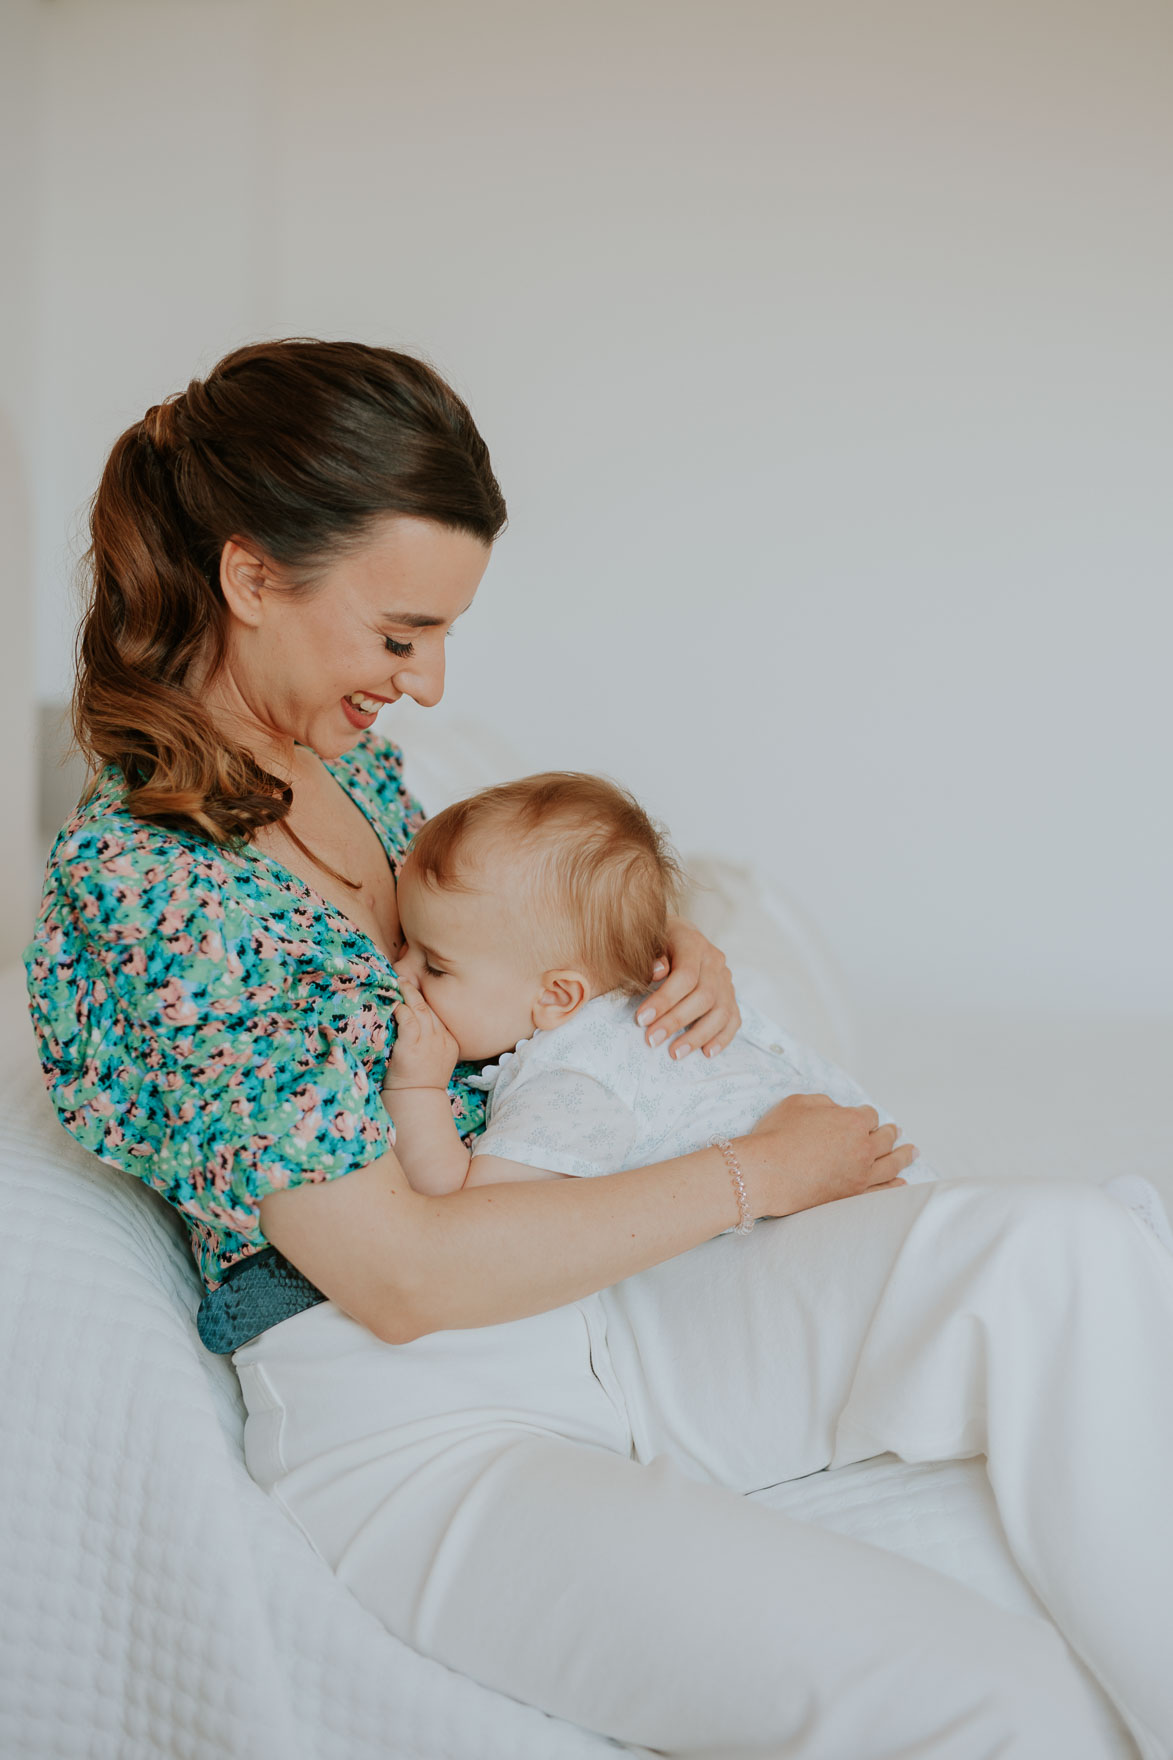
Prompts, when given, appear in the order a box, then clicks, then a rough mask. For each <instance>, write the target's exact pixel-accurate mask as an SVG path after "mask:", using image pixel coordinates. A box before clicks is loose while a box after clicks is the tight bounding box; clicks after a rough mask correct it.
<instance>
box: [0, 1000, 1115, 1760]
mask: <svg viewBox="0 0 1173 1760" xmlns="http://www.w3.org/2000/svg"><path fill="white" fill-rule="evenodd" d="M4 1038H6V1039H7V1042H8V1051H7V1055H6V1056H4V1057H3V1059H0V1192H2V1197H0V1203H2V1206H3V1211H2V1213H3V1218H4V1227H3V1230H2V1231H0V1326H2V1328H3V1336H4V1338H5V1339H6V1340H7V1341H8V1342H9V1351H8V1354H7V1355H8V1360H7V1365H6V1369H5V1377H6V1385H5V1389H4V1394H3V1407H2V1410H3V1414H4V1442H3V1449H2V1453H0V1489H2V1493H3V1495H2V1497H0V1532H2V1536H3V1538H2V1542H0V1559H2V1567H3V1570H4V1582H5V1594H4V1605H3V1616H2V1617H3V1627H2V1638H0V1651H2V1655H0V1753H2V1754H4V1755H12V1756H18V1755H19V1756H22V1757H32V1756H36V1757H41V1756H53V1757H57V1756H60V1757H62V1760H65V1757H70V1760H73V1757H79V1760H80V1757H82V1756H85V1757H87V1760H107V1757H109V1760H146V1757H148V1756H151V1757H155V1756H167V1757H168V1760H171V1757H174V1760H225V1757H228V1760H235V1757H237V1756H239V1760H246V1757H247V1760H367V1757H370V1760H375V1757H377V1756H378V1757H388V1756H394V1757H395V1760H495V1757H497V1756H500V1760H572V1757H574V1756H578V1755H582V1756H587V1755H590V1754H601V1753H603V1752H607V1751H610V1752H615V1751H616V1744H614V1743H612V1742H609V1741H607V1740H605V1739H603V1738H601V1737H599V1736H596V1735H592V1734H589V1733H587V1732H585V1731H582V1730H579V1729H577V1728H574V1727H572V1726H570V1725H568V1724H565V1723H562V1722H560V1721H558V1720H555V1719H551V1718H549V1717H547V1716H545V1715H544V1714H542V1713H540V1712H538V1711H535V1710H533V1709H532V1708H529V1707H527V1706H523V1705H520V1704H517V1703H516V1702H514V1701H513V1700H510V1699H507V1698H504V1697H502V1696H501V1695H499V1694H496V1693H493V1692H489V1691H488V1690H486V1689H484V1688H482V1687H480V1686H478V1685H477V1684H476V1683H474V1682H472V1681H470V1680H467V1679H465V1678H463V1677H461V1676H458V1675H455V1674H453V1673H451V1672H450V1671H449V1670H447V1669H445V1668H443V1667H441V1666H440V1665H439V1664H437V1663H434V1662H431V1661H428V1660H426V1659H424V1658H423V1657H420V1656H418V1655H416V1654H415V1653H414V1652H413V1651H411V1650H409V1649H407V1648H406V1646H404V1645H403V1644H401V1643H399V1642H398V1640H396V1639H395V1638H393V1637H391V1636H390V1635H389V1634H388V1633H387V1632H386V1631H385V1630H384V1629H383V1628H382V1627H381V1626H380V1625H378V1623H377V1622H376V1621H375V1620H374V1619H373V1617H372V1616H371V1615H369V1614H368V1613H366V1612H365V1611H364V1610H363V1609H362V1608H361V1607H360V1606H359V1605H358V1603H357V1602H355V1601H354V1600H353V1599H352V1597H351V1596H350V1595H349V1593H348V1592H347V1591H346V1590H345V1589H344V1588H343V1587H342V1586H341V1585H340V1584H339V1583H338V1582H337V1581H336V1580H335V1579H334V1577H333V1576H332V1575H331V1574H330V1573H329V1571H328V1570H327V1569H326V1567H325V1565H324V1564H323V1563H322V1562H321V1561H320V1560H319V1559H318V1557H317V1555H316V1554H315V1553H313V1552H312V1551H311V1550H310V1548H309V1547H308V1546H307V1544H306V1543H305V1541H304V1540H303V1539H302V1537H301V1535H300V1534H299V1533H298V1532H297V1530H296V1529H294V1527H293V1526H292V1525H291V1524H290V1523H289V1522H288V1520H287V1519H286V1518H285V1517H284V1515H282V1513H281V1512H280V1511H279V1510H278V1508H277V1507H276V1505H274V1504H273V1503H271V1502H270V1500H269V1499H268V1498H266V1497H265V1496H264V1494H263V1493H262V1492H261V1491H260V1490H259V1489H258V1488H257V1487H256V1486H255V1485H254V1484H253V1483H252V1481H251V1480H250V1479H249V1477H248V1475H247V1473H246V1471H245V1468H244V1461H243V1453H242V1444H241V1437H242V1427H243V1417H244V1414H243V1407H242V1405H241V1401H240V1395H239V1390H238V1388H237V1384H236V1377H235V1373H234V1371H233V1369H232V1367H231V1364H230V1362H229V1361H228V1359H227V1358H214V1357H211V1356H209V1355H208V1354H207V1352H205V1351H204V1349H203V1347H202V1346H201V1344H200V1343H199V1340H198V1338H197V1336H196V1331H195V1309H196V1305H197V1302H198V1299H199V1285H198V1280H197V1277H196V1273H195V1268H194V1265H193V1263H192V1260H191V1257H190V1254H189V1251H188V1248H187V1245H186V1241H185V1239H184V1236H183V1232H182V1228H181V1225H180V1224H179V1221H178V1219H177V1218H176V1217H175V1216H174V1215H173V1214H172V1213H171V1212H170V1211H169V1210H168V1209H167V1207H166V1205H165V1204H163V1202H162V1200H160V1199H159V1198H157V1197H156V1196H155V1195H154V1194H153V1193H151V1192H149V1191H148V1190H147V1189H146V1187H144V1186H142V1185H140V1184H139V1183H138V1182H136V1181H134V1180H132V1179H131V1178H130V1177H128V1176H124V1175H121V1174H119V1173H117V1172H116V1171H115V1170H114V1169H111V1168H108V1167H105V1166H103V1165H102V1164H100V1163H99V1162H97V1161H96V1160H94V1159H93V1158H91V1157H90V1156H88V1155H87V1154H85V1153H84V1152H83V1151H82V1150H80V1149H79V1148H77V1147H76V1146H75V1145H74V1144H72V1143H71V1142H70V1141H69V1139H68V1138H67V1137H66V1136H65V1135H64V1133H63V1132H62V1131H61V1130H60V1128H59V1126H58V1124H57V1122H56V1118H55V1116H54V1115H53V1113H52V1110H51V1108H50V1106H49V1104H48V1101H47V1099H46V1098H45V1095H44V1093H43V1090H42V1088H41V1083H40V1078H39V1072H38V1071H37V1069H36V1065H35V1061H34V1059H33V1056H32V1049H31V1037H30V1036H29V1035H28V1031H27V1025H26V1024H25V1023H24V1021H23V993H22V991H21V989H20V986H19V982H18V980H17V977H16V976H15V975H14V976H13V978H12V979H11V980H9V979H6V980H5V982H4V984H3V986H2V987H0V1040H2V1039H4ZM758 1496H759V1497H760V1498H761V1499H762V1500H763V1501H766V1502H769V1503H771V1504H774V1505H776V1506H777V1507H779V1508H782V1509H785V1510H787V1511H788V1513H789V1514H791V1515H793V1516H798V1517H800V1518H802V1519H806V1520H811V1521H817V1522H822V1523H825V1524H826V1525H827V1526H829V1527H833V1528H836V1529H838V1530H840V1531H841V1532H845V1533H850V1534H853V1535H855V1536H857V1537H858V1538H861V1539H864V1540H869V1541H871V1542H873V1543H875V1544H876V1545H879V1546H886V1547H890V1548H892V1549H893V1550H896V1551H899V1552H903V1553H905V1554H907V1555H908V1556H910V1557H913V1558H916V1559H919V1560H921V1561H922V1562H924V1563H926V1564H929V1565H932V1566H935V1567H936V1568H938V1569H940V1570H943V1571H946V1572H948V1573H949V1574H950V1575H953V1576H956V1577H958V1578H960V1579H961V1580H962V1581H965V1582H967V1583H969V1584H971V1585H972V1586H973V1587H974V1588H975V1589H978V1590H980V1591H981V1592H982V1593H984V1594H987V1595H989V1596H990V1597H991V1598H992V1599H994V1600H995V1601H998V1602H1000V1603H1002V1604H1003V1605H1006V1606H1008V1607H1012V1608H1014V1609H1016V1610H1022V1611H1032V1610H1033V1611H1035V1612H1038V1611H1039V1610H1038V1608H1037V1603H1035V1602H1034V1600H1033V1597H1032V1595H1031V1592H1030V1590H1029V1589H1028V1587H1027V1586H1026V1584H1025V1583H1024V1581H1023V1579H1022V1578H1021V1576H1020V1575H1019V1573H1018V1571H1017V1570H1016V1568H1015V1566H1014V1564H1013V1561H1012V1560H1011V1559H1010V1557H1009V1554H1008V1552H1007V1550H1006V1546H1005V1542H1004V1540H1003V1538H1002V1534H1001V1529H1000V1527H999V1524H998V1520H997V1515H996V1513H995V1511H994V1509H993V1505H992V1501H991V1498H990V1493H989V1489H988V1485H987V1482H986V1479H985V1474H984V1471H983V1465H982V1462H981V1461H961V1462H953V1463H949V1464H945V1465H940V1466H918V1467H905V1466H903V1465H901V1464H900V1463H899V1462H898V1461H896V1460H895V1459H894V1458H893V1457H891V1456H884V1457H881V1458H880V1459H878V1460H876V1461H869V1462H864V1463H862V1464H861V1465H859V1466H856V1467H850V1468H845V1469H842V1470H841V1471H839V1472H836V1473H834V1474H828V1473H819V1474H815V1475H813V1476H812V1477H811V1478H809V1479H805V1480H801V1481H796V1482H794V1483H791V1484H788V1485H783V1486H779V1487H775V1488H773V1489H771V1490H769V1491H766V1492H762V1493H759V1494H758ZM1104 1716H1105V1724H1106V1727H1111V1728H1113V1729H1114V1730H1115V1731H1116V1734H1115V1735H1114V1737H1113V1740H1114V1742H1115V1752H1117V1753H1119V1754H1120V1755H1121V1756H1128V1755H1131V1754H1132V1752H1133V1750H1132V1749H1131V1746H1130V1744H1129V1743H1128V1741H1127V1738H1126V1737H1125V1736H1124V1735H1123V1732H1122V1731H1120V1729H1119V1725H1118V1724H1116V1723H1115V1719H1114V1718H1113V1717H1112V1715H1111V1713H1110V1712H1109V1710H1108V1708H1107V1706H1106V1705H1105V1708H1104ZM624 1751H628V1750H624ZM861 1760H862V1757H861Z"/></svg>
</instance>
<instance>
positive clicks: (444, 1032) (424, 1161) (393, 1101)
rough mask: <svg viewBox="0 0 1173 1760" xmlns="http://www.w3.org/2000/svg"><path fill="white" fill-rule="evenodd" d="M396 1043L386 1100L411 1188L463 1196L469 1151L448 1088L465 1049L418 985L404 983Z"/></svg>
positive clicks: (397, 1013)
mask: <svg viewBox="0 0 1173 1760" xmlns="http://www.w3.org/2000/svg"><path fill="white" fill-rule="evenodd" d="M399 988H400V990H401V992H402V994H403V1001H402V1002H400V1003H397V1004H396V1008H395V1044H394V1046H393V1047H392V1051H391V1061H390V1063H389V1065H388V1068H387V1079H386V1081H385V1082H384V1083H383V1099H384V1104H385V1105H386V1107H387V1111H388V1112H389V1113H390V1114H391V1118H392V1121H393V1122H394V1125H395V1154H396V1156H397V1157H398V1159H399V1164H400V1166H401V1167H402V1168H403V1171H404V1173H405V1174H406V1175H407V1180H408V1184H409V1185H410V1186H412V1187H413V1188H414V1190H415V1191H417V1192H424V1193H426V1194H427V1195H428V1196H429V1197H433V1198H439V1197H444V1196H445V1195H446V1194H447V1193H448V1192H456V1191H459V1190H460V1188H461V1186H462V1185H463V1184H464V1182H465V1179H466V1178H467V1176H468V1165H469V1159H470V1157H469V1152H468V1150H467V1149H466V1148H465V1146H464V1144H463V1143H462V1142H461V1140H460V1132H459V1131H458V1130H457V1128H456V1120H455V1118H454V1117H453V1116H452V1106H451V1104H450V1102H449V1099H448V1083H449V1081H450V1080H451V1077H452V1071H453V1070H454V1069H455V1067H456V1062H457V1059H458V1057H459V1056H460V1047H459V1045H458V1044H457V1042H456V1040H455V1039H454V1038H453V1037H452V1034H451V1033H450V1032H449V1031H448V1029H447V1027H446V1026H445V1025H444V1023H443V1021H441V1020H440V1018H439V1016H438V1015H437V1014H436V1013H435V1012H434V1011H433V1010H432V1009H430V1008H429V1007H428V1005H427V1003H426V1002H425V1001H424V999H423V996H422V995H421V994H420V992H419V991H418V990H417V989H416V987H415V985H414V984H412V983H409V982H408V980H407V979H406V978H400V980H399Z"/></svg>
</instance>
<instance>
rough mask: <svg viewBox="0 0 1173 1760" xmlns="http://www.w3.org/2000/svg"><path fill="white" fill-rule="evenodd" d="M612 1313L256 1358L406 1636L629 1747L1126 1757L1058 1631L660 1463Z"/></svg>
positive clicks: (325, 1539) (333, 1543) (304, 1502)
mask: <svg viewBox="0 0 1173 1760" xmlns="http://www.w3.org/2000/svg"><path fill="white" fill-rule="evenodd" d="M739 1244H742V1243H739ZM601 1322H602V1306H601V1304H600V1303H598V1302H596V1301H593V1302H590V1303H584V1304H580V1305H579V1306H578V1307H577V1308H575V1309H573V1310H558V1311H557V1312H556V1313H555V1314H553V1315H551V1316H548V1317H544V1318H539V1319H535V1320H534V1321H526V1322H516V1323H513V1324H512V1325H511V1326H509V1327H505V1328H500V1329H497V1328H486V1329H483V1330H481V1331H479V1332H470V1333H449V1334H434V1335H430V1336H429V1337H428V1338H427V1339H423V1340H419V1341H416V1343H415V1344H413V1345H410V1346H403V1347H396V1346H388V1345H383V1344H381V1343H380V1342H379V1341H378V1340H376V1339H374V1338H373V1337H372V1335H370V1334H369V1333H365V1332H364V1331H363V1329H362V1328H361V1327H358V1326H356V1325H355V1323H354V1322H352V1321H350V1320H348V1319H346V1317H345V1316H343V1315H341V1314H340V1313H339V1312H338V1311H337V1310H334V1309H333V1308H332V1305H331V1304H323V1305H322V1307H320V1308H318V1309H314V1310H310V1311H309V1313H308V1314H306V1315H298V1316H297V1317H295V1318H294V1319H293V1320H291V1321H288V1322H286V1323H284V1325H283V1326H279V1327H275V1328H274V1329H273V1331H272V1333H271V1334H270V1335H267V1336H265V1337H262V1339H260V1340H258V1341H256V1342H255V1343H254V1344H252V1345H249V1346H246V1347H245V1348H244V1349H243V1350H242V1351H239V1352H237V1354H236V1361H237V1366H238V1368H239V1369H240V1370H241V1372H242V1383H243V1385H244V1388H245V1395H246V1400H247V1403H248V1407H249V1414H250V1416H249V1430H248V1432H247V1434H246V1450H247V1455H248V1460H249V1466H250V1471H252V1472H253V1474H254V1477H256V1478H257V1479H258V1480H259V1482H261V1483H262V1484H264V1485H265V1487H266V1489H269V1490H271V1491H272V1493H273V1495H274V1496H275V1497H276V1499H277V1500H278V1501H279V1502H280V1503H281V1504H282V1505H283V1506H284V1507H285V1508H286V1510H287V1511H288V1513H289V1514H290V1516H291V1517H292V1519H293V1520H294V1521H295V1522H297V1524H298V1525H299V1526H300V1527H301V1528H302V1530H303V1532H304V1533H305V1534H306V1536H307V1538H308V1539H309V1540H310V1542H311V1543H312V1544H313V1545H314V1546H315V1547H316V1548H317V1549H318V1551H319V1552H320V1553H321V1554H322V1556H323V1558H324V1559H325V1561H326V1562H327V1563H328V1564H329V1565H330V1567H331V1568H332V1569H334V1570H335V1571H336V1572H337V1574H338V1575H339V1577H340V1578H341V1579H342V1580H343V1581H344V1582H346V1583H347V1584H348V1585H349V1586H350V1588H351V1589H352V1590H353V1592H354V1594H355V1595H356V1596H357V1597H358V1599H359V1600H360V1601H362V1602H363V1604H364V1605H365V1606H367V1607H368V1608H369V1609H370V1610H371V1611H372V1612H373V1613H375V1614H376V1615H377V1617H378V1618H379V1619H381V1620H382V1621H383V1623H384V1624H385V1625H386V1626H387V1627H388V1628H389V1629H390V1630H391V1631H393V1632H395V1633H396V1634H397V1635H398V1636H400V1637H401V1638H403V1639H405V1640H406V1641H407V1642H408V1643H410V1644H412V1645H413V1646H414V1647H415V1648H417V1649H418V1650H420V1651H422V1652H424V1653H426V1654H428V1655H430V1656H434V1657H436V1658H438V1659H439V1660H440V1661H442V1662H445V1663H447V1664H448V1665H449V1666H450V1667H452V1668H455V1669H458V1670H460V1671H461V1672H463V1673H466V1674H469V1675H472V1676H473V1677H475V1678H476V1679H478V1680H480V1681H483V1682H485V1683H486V1684H487V1685H489V1686H492V1687H495V1688H497V1689H499V1690H501V1691H503V1692H505V1693H509V1694H511V1695H512V1696H514V1697H515V1698H518V1699H521V1700H524V1701H526V1702H528V1703H530V1704H533V1705H537V1706H540V1707H542V1708H543V1709H545V1710H547V1711H550V1712H552V1713H555V1714H557V1715H560V1716H562V1717H566V1718H569V1719H572V1720H573V1721H575V1722H577V1723H579V1724H582V1725H584V1726H586V1727H588V1728H593V1729H596V1730H599V1731H602V1732H603V1733H605V1734H608V1735H611V1736H614V1737H616V1738H618V1739H619V1740H621V1741H624V1742H628V1743H636V1744H640V1745H641V1746H647V1747H651V1748H654V1749H656V1750H657V1751H659V1752H662V1753H666V1754H671V1755H694V1756H698V1757H699V1756H709V1757H711V1760H734V1757H736V1756H745V1757H746V1760H748V1757H749V1756H750V1755H753V1756H755V1757H756V1760H863V1757H864V1756H866V1757H867V1760H898V1757H899V1760H995V1757H999V1760H1040V1757H1041V1756H1044V1755H1046V1756H1048V1757H1049V1756H1050V1755H1052V1754H1055V1755H1062V1756H1063V1757H1064V1760H1085V1757H1086V1760H1107V1756H1108V1754H1109V1752H1110V1748H1109V1746H1108V1744H1107V1741H1106V1739H1105V1738H1104V1737H1103V1736H1102V1735H1101V1734H1100V1733H1099V1722H1098V1716H1097V1708H1096V1706H1095V1705H1094V1704H1093V1703H1092V1702H1091V1700H1090V1694H1089V1690H1088V1688H1087V1687H1086V1685H1085V1683H1084V1681H1083V1680H1082V1678H1081V1677H1080V1675H1079V1674H1078V1672H1077V1671H1076V1670H1075V1668H1074V1667H1073V1665H1072V1663H1071V1659H1070V1656H1069V1653H1068V1652H1067V1650H1066V1647H1065V1645H1064V1644H1063V1642H1062V1640H1061V1639H1060V1638H1059V1637H1058V1635H1057V1634H1056V1633H1055V1632H1054V1631H1053V1630H1052V1628H1051V1627H1049V1626H1048V1625H1045V1624H1044V1623H1043V1622H1041V1621H1038V1620H1034V1619H1029V1618H1026V1619H1024V1618H1018V1617H1015V1616H1012V1615H1009V1614H1006V1613H1004V1612H1002V1611H1000V1610H999V1609H996V1608H995V1607H993V1606H992V1605H990V1604H989V1603H987V1602H985V1601H983V1600H982V1599H981V1598H980V1597H979V1596H977V1595H974V1594H971V1593H970V1592H969V1591H967V1590H965V1589H963V1588H961V1587H959V1586H958V1585H956V1584H954V1583H952V1582H950V1581H949V1580H948V1579H946V1578H944V1577H942V1576H939V1575H938V1574H937V1573H935V1572H932V1571H929V1570H926V1569H924V1568H923V1567H921V1566H919V1565H915V1564H912V1563H910V1562H908V1561H907V1560H904V1559H900V1558H897V1557H894V1556H892V1555H890V1554H886V1553H883V1552H881V1551H878V1550H876V1549H873V1548H871V1547H867V1546H863V1545H860V1544H859V1543H857V1542H855V1541H852V1540H848V1539H844V1538H843V1537H841V1536H839V1535H835V1534H831V1533H828V1532H826V1531H824V1530H821V1529H818V1528H815V1527H810V1526H807V1525H804V1524H802V1523H800V1522H795V1521H793V1520H791V1519H789V1518H787V1517H786V1516H783V1515H781V1514H779V1513H778V1512H776V1511H771V1510H766V1509H762V1508H760V1507H758V1506H756V1505H754V1504H752V1503H750V1502H749V1501H748V1500H746V1499H745V1498H742V1497H739V1496H737V1495H736V1494H735V1493H734V1492H732V1491H730V1490H725V1489H721V1488H718V1487H714V1486H706V1485H699V1484H697V1483H696V1482H695V1480H694V1479H691V1478H689V1477H688V1476H687V1475H686V1474H684V1473H682V1472H681V1471H680V1470H679V1468H678V1467H677V1466H676V1465H675V1464H674V1463H673V1462H672V1461H670V1460H668V1459H666V1458H662V1459H660V1460H657V1461H656V1462H654V1463H652V1464H651V1465H648V1466H642V1465H640V1464H638V1463H637V1462H635V1461H633V1460H632V1459H631V1458H630V1444H631V1437H630V1432H629V1431H628V1429H627V1427H626V1423H625V1422H624V1421H623V1419H622V1415H621V1413H620V1412H619V1411H618V1410H617V1408H616V1405H615V1403H614V1398H613V1392H614V1390H612V1397H608V1394H607V1392H606V1391H605V1389H604V1386H603V1385H602V1382H603V1381H605V1380H606V1379H607V1378H608V1377H609V1374H610V1371H609V1369H608V1366H607V1362H606V1349H605V1346H604V1344H603V1337H602V1324H601ZM588 1335H589V1337H588ZM478 1395H479V1397H480V1398H481V1399H483V1400H484V1401H485V1402H486V1403H485V1404H484V1406H483V1408H482V1409H481V1410H479V1411H478V1410H476V1409H475V1402H476V1399H477V1397H478ZM454 1407H459V1408H460V1409H459V1410H456V1409H453V1408H454ZM429 1414H430V1415H429ZM395 1419H402V1420H403V1421H402V1422H396V1421H394V1420H395Z"/></svg>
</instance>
